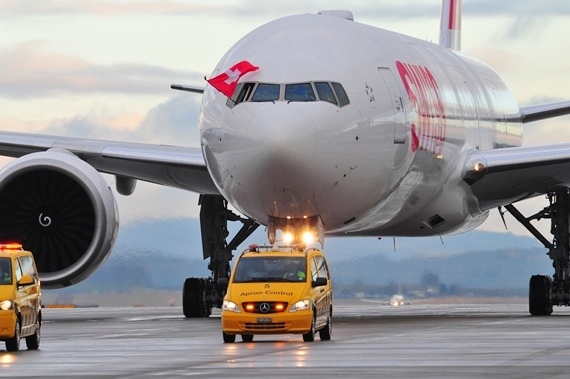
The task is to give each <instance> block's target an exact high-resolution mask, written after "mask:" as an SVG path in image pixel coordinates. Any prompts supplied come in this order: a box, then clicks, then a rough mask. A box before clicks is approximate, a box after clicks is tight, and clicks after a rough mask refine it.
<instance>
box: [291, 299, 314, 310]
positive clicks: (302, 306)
mask: <svg viewBox="0 0 570 379" xmlns="http://www.w3.org/2000/svg"><path fill="white" fill-rule="evenodd" d="M309 308H311V301H310V300H300V301H298V302H296V303H295V304H293V306H292V307H291V310H289V312H297V311H304V310H306V309H309Z"/></svg>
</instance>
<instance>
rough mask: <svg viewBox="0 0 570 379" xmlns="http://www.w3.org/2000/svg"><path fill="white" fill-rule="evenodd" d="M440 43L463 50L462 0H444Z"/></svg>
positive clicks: (449, 47)
mask: <svg viewBox="0 0 570 379" xmlns="http://www.w3.org/2000/svg"><path fill="white" fill-rule="evenodd" d="M439 44H440V45H441V46H445V47H447V48H448V49H453V50H461V0H443V3H442V6H441V26H440V29H439Z"/></svg>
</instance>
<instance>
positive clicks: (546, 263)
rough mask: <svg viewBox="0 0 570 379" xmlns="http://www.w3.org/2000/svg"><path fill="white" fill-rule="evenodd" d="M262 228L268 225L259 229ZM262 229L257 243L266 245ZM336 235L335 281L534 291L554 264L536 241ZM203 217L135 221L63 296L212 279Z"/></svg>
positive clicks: (331, 242)
mask: <svg viewBox="0 0 570 379" xmlns="http://www.w3.org/2000/svg"><path fill="white" fill-rule="evenodd" d="M259 229H262V228H259ZM264 238H265V231H264V230H258V231H257V232H256V233H255V234H254V236H253V237H251V238H250V240H249V241H246V243H245V244H244V246H241V247H240V248H239V249H238V252H237V253H235V254H239V252H240V251H241V250H242V249H243V248H245V246H246V245H247V244H248V243H251V242H263V239H264ZM443 242H444V244H442V242H441V240H440V239H439V238H398V239H396V251H395V252H394V242H393V240H392V239H391V238H387V239H382V240H378V239H376V238H329V239H327V241H326V245H325V253H326V254H327V256H328V258H329V263H330V266H331V272H332V273H333V280H334V281H335V283H339V284H340V283H353V282H355V281H357V280H358V281H361V282H363V283H370V284H381V285H383V284H387V283H394V282H395V283H417V282H419V281H420V280H421V278H422V276H423V275H424V274H425V273H432V274H434V275H437V276H438V277H439V280H440V281H441V282H442V283H445V284H447V285H460V286H463V287H471V288H488V289H497V288H526V286H527V285H528V280H529V278H530V276H531V275H532V274H536V273H551V271H552V266H551V262H550V260H549V259H548V257H547V256H546V255H545V250H544V248H541V247H540V245H539V244H538V243H536V242H535V241H534V240H533V239H531V238H527V237H517V236H514V235H511V234H499V233H490V232H483V231H472V232H469V233H466V234H463V235H459V236H451V237H444V238H443ZM201 249H202V247H201V239H200V229H199V223H198V220H194V219H171V220H150V221H144V222H138V223H131V224H129V225H127V226H126V227H123V228H122V229H121V231H120V234H119V238H118V241H117V244H116V245H115V250H114V251H113V253H112V254H111V256H110V258H109V259H108V261H107V262H106V263H105V264H104V266H103V267H102V268H101V269H100V270H99V271H98V272H96V273H95V274H94V275H93V276H92V277H91V278H89V279H87V280H86V281H84V282H82V283H80V284H79V285H76V286H73V287H70V288H67V289H62V290H56V291H64V292H69V293H81V292H83V293H84V292H107V291H115V292H125V291H129V290H132V289H135V288H149V289H165V290H180V289H181V288H182V284H183V282H184V279H185V278H186V277H189V276H207V275H209V271H208V270H207V268H206V267H207V262H206V261H203V260H202V250H201Z"/></svg>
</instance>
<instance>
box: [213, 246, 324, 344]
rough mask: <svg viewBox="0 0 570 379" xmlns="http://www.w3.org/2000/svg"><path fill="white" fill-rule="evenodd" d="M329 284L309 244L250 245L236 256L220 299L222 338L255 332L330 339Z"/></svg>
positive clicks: (248, 338) (245, 336) (248, 339)
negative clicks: (283, 245)
mask: <svg viewBox="0 0 570 379" xmlns="http://www.w3.org/2000/svg"><path fill="white" fill-rule="evenodd" d="M332 309H333V308H332V284H331V279H330V273H329V269H328V266H327V262H326V260H325V256H324V255H323V253H322V252H321V251H320V250H318V249H314V248H309V249H300V248H296V247H288V246H286V247H269V246H255V245H252V246H250V247H249V249H247V250H245V251H244V252H243V253H242V254H241V255H240V256H239V258H238V259H237V261H236V263H235V266H234V268H233V270H232V274H231V276H230V279H229V282H228V290H227V293H226V296H225V297H224V302H223V305H222V334H223V339H224V342H235V339H236V335H237V334H240V335H241V337H242V340H243V341H244V342H251V341H253V336H254V335H255V334H284V333H296V334H302V335H303V340H304V341H305V342H311V341H314V339H315V334H316V332H319V337H320V338H321V340H330V338H331V333H332Z"/></svg>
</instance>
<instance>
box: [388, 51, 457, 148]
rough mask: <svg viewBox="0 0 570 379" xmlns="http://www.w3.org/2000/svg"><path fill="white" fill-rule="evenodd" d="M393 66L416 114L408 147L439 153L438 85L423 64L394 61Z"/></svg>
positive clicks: (442, 111) (441, 128) (442, 130)
mask: <svg viewBox="0 0 570 379" xmlns="http://www.w3.org/2000/svg"><path fill="white" fill-rule="evenodd" d="M396 67H397V69H398V72H399V73H400V77H401V78H402V82H403V83H404V87H405V88H406V92H407V93H408V98H409V99H410V103H411V104H412V106H413V107H414V108H415V110H416V112H417V114H418V122H417V123H418V124H417V125H416V124H415V123H412V136H411V147H412V151H413V152H415V151H416V150H417V149H420V150H425V151H429V152H431V153H433V154H441V153H442V152H443V145H444V142H445V127H446V117H445V108H444V106H443V102H442V101H441V97H440V96H439V86H438V85H437V82H436V80H435V78H434V76H433V74H432V73H431V71H430V70H429V69H428V68H427V67H422V66H419V65H415V64H408V63H402V62H400V61H397V62H396Z"/></svg>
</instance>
